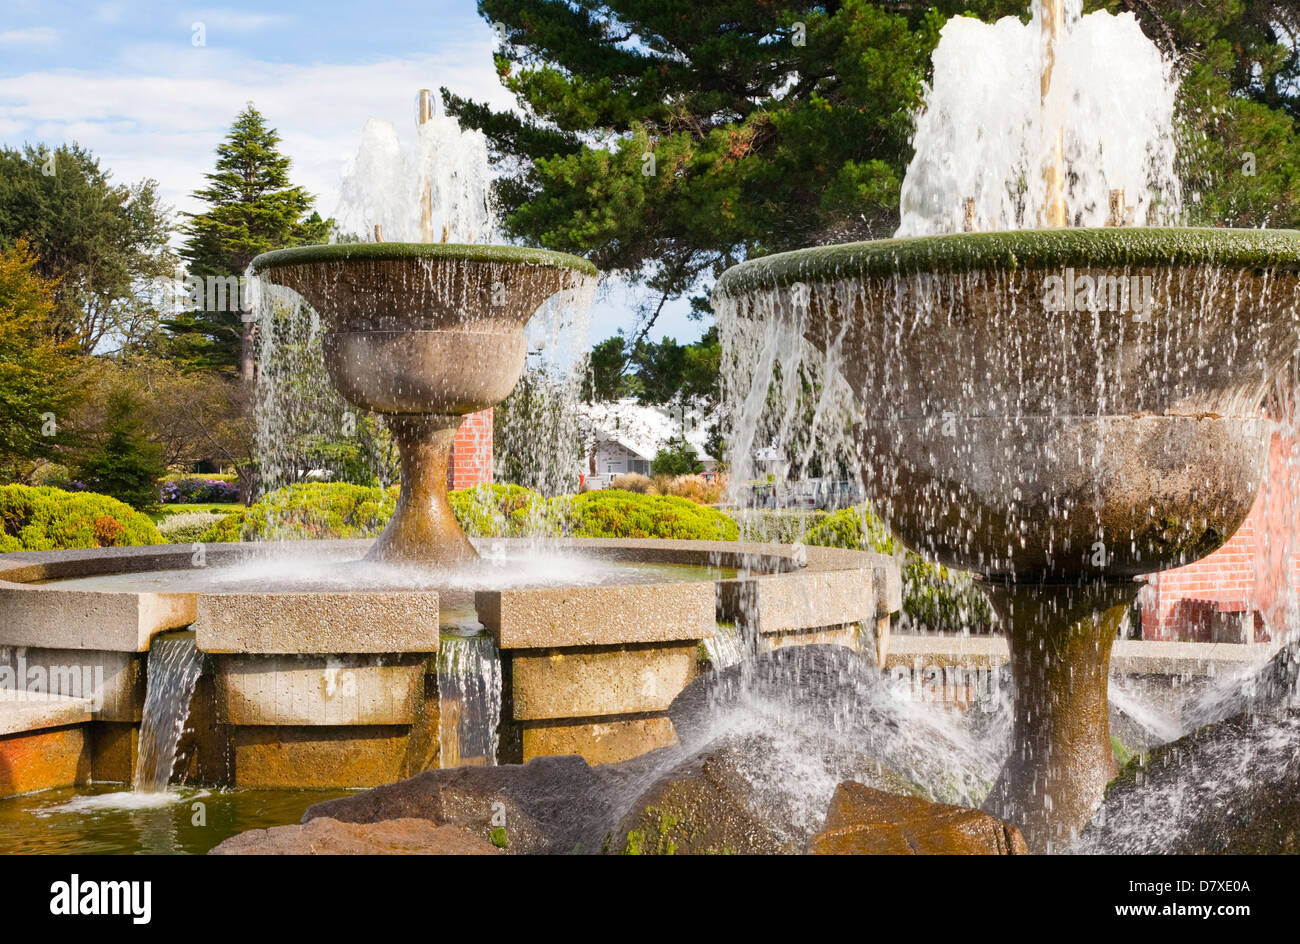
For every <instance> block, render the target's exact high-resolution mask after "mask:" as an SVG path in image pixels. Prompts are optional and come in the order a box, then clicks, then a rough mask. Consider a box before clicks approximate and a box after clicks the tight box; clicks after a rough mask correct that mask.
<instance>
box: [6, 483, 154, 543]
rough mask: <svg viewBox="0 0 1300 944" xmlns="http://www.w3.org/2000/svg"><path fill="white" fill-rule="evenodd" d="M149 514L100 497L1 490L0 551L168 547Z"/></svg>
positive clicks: (50, 490)
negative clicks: (140, 545) (156, 545)
mask: <svg viewBox="0 0 1300 944" xmlns="http://www.w3.org/2000/svg"><path fill="white" fill-rule="evenodd" d="M166 543H167V542H166V541H164V540H163V537H162V535H161V534H159V533H158V529H157V528H156V527H154V523H153V521H151V520H150V519H149V516H148V515H145V514H141V513H140V512H138V511H136V510H135V509H133V508H132V507H131V506H130V505H127V504H124V503H123V502H120V501H118V500H117V499H116V498H110V497H109V496H107V495H99V494H96V493H95V492H65V491H63V490H62V489H59V488H52V487H50V486H41V487H37V488H33V487H30V486H27V485H0V551H58V550H66V549H69V548H84V547H126V546H129V545H136V544H166Z"/></svg>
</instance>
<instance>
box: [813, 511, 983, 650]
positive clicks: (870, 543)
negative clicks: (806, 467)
mask: <svg viewBox="0 0 1300 944" xmlns="http://www.w3.org/2000/svg"><path fill="white" fill-rule="evenodd" d="M803 542H804V543H805V544H818V545H823V546H826V547H847V548H852V549H855V550H864V551H878V552H880V553H883V554H894V555H898V554H902V555H903V562H902V576H903V612H904V613H905V614H906V615H907V617H908V618H909V619H910V620H911V621H912V622H914V623H917V624H919V625H920V626H923V627H925V628H926V629H931V630H958V631H962V630H964V631H967V632H972V633H987V632H991V631H992V629H993V624H994V622H995V621H996V617H995V615H994V613H993V607H992V606H991V605H990V603H989V601H988V597H986V596H984V594H983V593H982V592H981V591H980V589H979V586H978V585H977V584H976V583H975V579H974V578H973V577H972V576H971V575H970V574H968V573H965V572H963V571H958V570H949V569H948V568H947V567H944V566H942V565H941V564H932V563H930V562H929V561H927V560H925V558H923V557H921V556H920V555H919V554H914V553H912V552H911V551H908V550H906V549H905V548H904V547H903V546H902V545H901V544H899V543H898V541H896V540H895V539H894V538H893V536H892V535H890V533H889V531H888V530H887V529H886V528H885V526H884V524H883V523H882V522H881V521H880V519H879V518H877V517H876V516H875V515H874V514H873V513H872V512H871V509H870V508H863V509H856V508H844V509H841V510H840V511H837V512H834V513H832V514H829V515H826V516H825V517H823V518H821V519H820V520H819V521H818V522H817V523H816V524H815V525H813V526H812V527H811V528H809V529H808V531H807V532H806V533H805V534H804V536H803Z"/></svg>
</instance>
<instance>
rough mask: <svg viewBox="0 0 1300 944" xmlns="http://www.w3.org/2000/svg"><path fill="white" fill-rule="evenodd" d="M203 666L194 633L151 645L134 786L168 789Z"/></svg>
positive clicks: (163, 638)
mask: <svg viewBox="0 0 1300 944" xmlns="http://www.w3.org/2000/svg"><path fill="white" fill-rule="evenodd" d="M202 668H203V654H202V653H200V652H199V650H198V648H197V647H196V646H195V645H194V634H193V633H184V634H178V635H168V636H159V637H157V638H155V639H154V641H153V645H152V646H150V647H149V665H148V679H147V682H146V685H145V696H144V710H143V712H142V713H141V716H140V752H139V756H138V758H137V760H136V767H135V782H134V785H133V786H134V789H135V790H136V791H137V792H140V793H159V792H161V791H163V790H166V789H167V783H168V781H170V780H171V775H172V765H173V764H174V763H175V762H176V748H177V746H178V745H179V744H180V740H181V733H182V731H184V729H185V721H186V719H187V718H189V714H190V698H191V696H193V694H194V686H195V684H196V683H197V682H198V680H199V673H200V671H201V670H202Z"/></svg>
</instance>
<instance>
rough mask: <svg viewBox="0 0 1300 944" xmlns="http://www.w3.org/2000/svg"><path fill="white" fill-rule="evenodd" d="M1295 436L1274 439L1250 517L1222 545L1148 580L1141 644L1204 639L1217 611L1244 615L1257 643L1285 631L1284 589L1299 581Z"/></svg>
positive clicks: (1299, 439) (1298, 442)
mask: <svg viewBox="0 0 1300 944" xmlns="http://www.w3.org/2000/svg"><path fill="white" fill-rule="evenodd" d="M1298 529H1300V436H1298V435H1296V433H1295V432H1294V431H1286V432H1278V433H1275V434H1274V435H1273V439H1272V442H1271V443H1270V448H1269V462H1268V478H1267V479H1266V480H1265V482H1264V485H1263V487H1262V488H1261V489H1260V493H1259V496H1258V497H1257V498H1256V499H1255V505H1254V507H1253V508H1252V509H1251V512H1250V516H1249V517H1248V518H1247V519H1246V521H1245V523H1244V524H1243V525H1242V526H1241V528H1240V529H1238V531H1237V533H1236V534H1234V535H1233V536H1232V537H1231V538H1230V539H1229V540H1228V542H1227V543H1226V544H1224V545H1223V547H1221V548H1219V550H1217V551H1215V552H1214V553H1213V554H1211V555H1210V556H1209V557H1206V558H1204V559H1202V560H1200V561H1197V562H1196V563H1194V564H1189V565H1187V566H1186V567H1177V568H1174V569H1173V570H1166V571H1162V572H1161V573H1159V574H1153V575H1152V576H1151V577H1150V578H1148V584H1149V589H1148V590H1146V591H1145V592H1144V593H1143V596H1142V601H1143V602H1142V636H1143V638H1145V639H1195V640H1201V641H1208V640H1209V638H1210V625H1211V622H1212V620H1213V619H1214V618H1215V613H1216V611H1217V613H1219V614H1228V613H1236V612H1243V611H1245V612H1250V613H1253V614H1254V615H1253V616H1252V617H1251V620H1253V623H1254V626H1255V638H1256V640H1259V641H1262V640H1263V639H1266V638H1267V631H1268V627H1272V628H1273V630H1274V631H1277V630H1278V629H1279V628H1281V627H1285V626H1286V624H1287V621H1288V619H1290V618H1293V614H1291V613H1290V612H1289V607H1290V605H1291V595H1290V592H1289V590H1290V588H1293V587H1295V586H1297V585H1298V584H1300V553H1297V551H1300V547H1297V535H1296V532H1297V530H1298Z"/></svg>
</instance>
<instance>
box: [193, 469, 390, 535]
mask: <svg viewBox="0 0 1300 944" xmlns="http://www.w3.org/2000/svg"><path fill="white" fill-rule="evenodd" d="M396 505H397V488H396V487H393V488H389V489H382V488H371V487H369V486H365V485H349V484H347V483H345V482H328V483H326V482H307V483H301V484H298V485H289V486H286V487H285V488H279V489H276V490H275V491H274V492H271V493H269V494H267V495H263V496H262V498H261V500H260V501H258V502H257V503H256V504H253V505H250V506H249V507H247V508H241V509H240V510H239V511H233V512H231V513H230V514H228V515H226V517H225V518H223V519H222V520H221V521H218V522H217V523H216V524H214V525H213V526H212V527H210V528H208V530H207V531H205V532H204V533H203V536H202V537H201V538H200V540H202V541H255V540H258V539H259V538H260V539H267V538H269V539H274V540H302V539H311V538H367V537H375V536H376V535H378V534H379V532H380V531H382V530H384V525H386V524H388V519H389V518H391V517H392V515H393V508H394V507H396Z"/></svg>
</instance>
